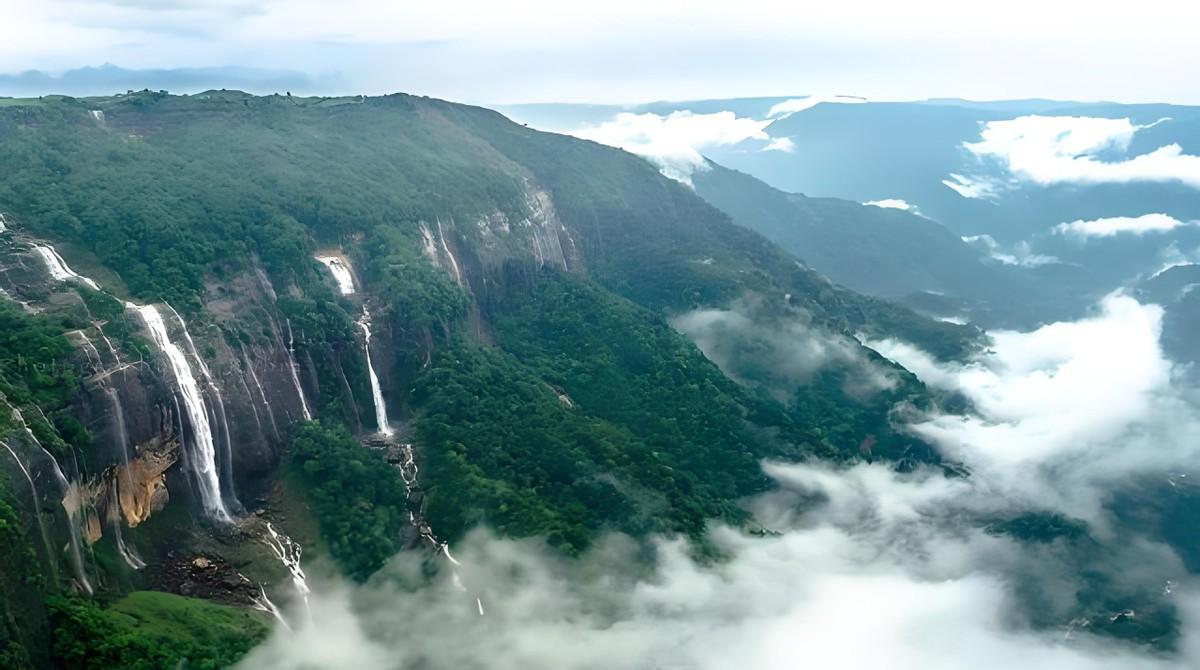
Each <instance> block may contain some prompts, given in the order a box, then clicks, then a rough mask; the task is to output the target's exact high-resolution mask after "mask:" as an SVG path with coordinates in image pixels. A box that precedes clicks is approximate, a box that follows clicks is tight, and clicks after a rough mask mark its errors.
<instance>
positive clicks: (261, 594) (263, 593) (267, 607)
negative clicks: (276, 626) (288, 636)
mask: <svg viewBox="0 0 1200 670" xmlns="http://www.w3.org/2000/svg"><path fill="white" fill-rule="evenodd" d="M250 602H251V603H253V604H254V609H256V610H258V611H260V612H266V613H267V614H270V615H271V616H272V617H274V618H275V620H276V621H278V622H279V623H280V624H281V625H282V626H283V627H284V628H286V629H288V631H289V632H291V630H292V627H291V626H290V625H288V622H287V619H284V618H283V612H281V611H279V607H278V606H277V605H276V604H275V603H273V602H271V599H270V598H268V597H267V590H266V589H264V588H263V587H262V585H261V584H260V585H259V587H258V595H257V596H255V597H252V598H250Z"/></svg>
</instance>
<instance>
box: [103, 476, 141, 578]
mask: <svg viewBox="0 0 1200 670" xmlns="http://www.w3.org/2000/svg"><path fill="white" fill-rule="evenodd" d="M108 522H109V523H110V524H112V529H113V539H114V540H115V541H116V543H117V553H118V554H120V555H121V559H122V560H124V561H125V565H128V566H129V567H130V568H132V569H134V570H141V569H142V568H144V567H146V562H145V561H143V560H142V559H141V557H139V556H138V555H137V554H136V553H134V551H133V550H132V549H130V548H129V545H127V544H125V537H124V536H123V535H122V534H121V505H120V502H119V501H118V500H117V484H116V482H114V483H113V487H112V491H110V494H109V497H108Z"/></svg>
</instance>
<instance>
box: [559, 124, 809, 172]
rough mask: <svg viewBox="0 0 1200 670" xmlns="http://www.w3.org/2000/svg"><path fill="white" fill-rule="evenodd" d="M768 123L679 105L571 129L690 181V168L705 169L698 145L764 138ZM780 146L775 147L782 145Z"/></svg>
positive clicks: (768, 139)
mask: <svg viewBox="0 0 1200 670" xmlns="http://www.w3.org/2000/svg"><path fill="white" fill-rule="evenodd" d="M770 123H771V122H770V121H769V120H758V119H752V118H748V117H739V116H737V115H736V114H734V113H733V112H713V113H711V114H695V113H693V112H690V111H686V110H685V111H677V112H671V113H670V114H667V115H666V116H663V115H660V114H653V113H645V114H633V113H629V112H622V113H620V114H617V115H616V117H614V118H613V119H612V120H611V121H605V122H604V123H601V124H600V125H598V126H590V127H587V128H583V129H581V130H577V131H573V132H572V134H573V135H575V136H576V137H581V138H583V139H587V140H592V141H594V142H599V143H601V144H607V145H609V146H614V147H619V148H621V149H625V150H626V151H630V152H632V153H635V154H638V155H640V156H644V157H645V158H648V159H650V160H651V161H653V162H654V163H655V164H656V165H658V166H659V168H660V169H661V171H662V173H663V174H664V175H665V176H667V177H670V178H672V179H675V180H676V181H681V182H683V183H685V184H689V185H690V184H691V175H692V173H694V172H695V171H697V170H705V169H708V166H707V163H706V162H705V160H704V157H703V156H702V155H701V153H700V152H701V151H702V150H704V149H706V148H709V147H720V146H730V145H733V144H737V143H739V142H742V141H745V140H750V139H753V140H763V141H766V142H770V141H771V137H770V136H769V135H767V133H766V132H765V130H764V129H765V128H766V127H767V126H768V125H770ZM768 146H770V145H768ZM784 146H785V145H778V146H777V147H776V148H777V149H779V150H787V149H784Z"/></svg>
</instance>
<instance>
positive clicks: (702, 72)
mask: <svg viewBox="0 0 1200 670" xmlns="http://www.w3.org/2000/svg"><path fill="white" fill-rule="evenodd" d="M679 6H681V3H675V2H653V1H649V0H606V1H605V2H589V3H583V2H564V1H562V0H555V1H546V0H514V1H512V2H504V3H495V2H477V1H474V0H472V1H469V2H463V1H447V2H434V3H429V2H412V1H409V0H401V1H395V2H377V1H371V0H343V1H341V2H337V3H330V2H324V1H322V0H257V1H251V0H0V73H16V72H21V71H24V70H29V69H38V70H44V71H48V72H62V71H65V70H69V69H73V68H79V67H84V66H98V65H101V64H103V63H113V64H115V65H118V66H121V67H124V68H135V69H144V68H180V67H188V68H195V67H224V66H238V67H249V68H266V69H272V70H292V71H299V72H303V73H305V74H307V75H308V76H309V77H310V80H311V88H312V89H313V90H309V91H304V92H306V93H367V94H380V93H387V92H394V91H405V92H410V93H417V94H425V95H433V96H438V97H444V98H448V99H453V100H459V101H465V102H476V103H489V102H490V103H493V104H500V103H515V102H547V101H559V102H603V103H633V102H641V101H648V100H663V99H674V100H685V99H700V98H725V97H738V96H757V95H802V94H820V95H830V94H853V95H862V96H866V97H869V98H871V99H874V100H882V99H888V100H907V99H921V98H927V97H966V98H972V99H1012V98H1025V97H1050V98H1056V99H1076V100H1101V99H1102V100H1115V101H1119V102H1148V101H1156V102H1174V103H1190V104H1200V87H1196V86H1193V85H1188V83H1189V82H1191V81H1193V77H1194V74H1195V72H1197V71H1200V49H1197V48H1195V42H1194V26H1196V25H1197V24H1200V5H1197V4H1196V3H1187V2H1179V1H1178V0H1143V2H1139V3H1096V2H1081V1H1078V0H1059V1H1056V2H1045V1H1044V0H1012V1H1010V2H1004V3H997V2H961V1H958V2H955V1H949V0H912V1H910V2H904V3H897V2H884V1H867V0H842V1H839V2H825V3H758V4H753V3H752V4H750V5H747V4H745V3H729V2H723V1H720V2H719V1H713V0H695V1H694V2H689V3H686V7H687V10H686V11H681V10H679V9H678V7H679Z"/></svg>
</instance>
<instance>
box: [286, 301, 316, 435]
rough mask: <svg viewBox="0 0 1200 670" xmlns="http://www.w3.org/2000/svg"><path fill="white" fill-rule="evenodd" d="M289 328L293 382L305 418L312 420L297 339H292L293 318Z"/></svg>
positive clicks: (289, 368) (289, 320)
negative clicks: (302, 375)
mask: <svg viewBox="0 0 1200 670" xmlns="http://www.w3.org/2000/svg"><path fill="white" fill-rule="evenodd" d="M286 321H287V330H288V341H287V350H288V370H290V371H291V372H292V383H293V384H295V386H296V395H298V396H300V409H301V410H303V412H304V420H305V421H312V412H311V411H310V410H309V409H308V400H307V399H305V397H304V387H302V386H300V364H299V363H297V362H296V347H295V341H294V340H293V339H292V320H291V319H287V320H286Z"/></svg>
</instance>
